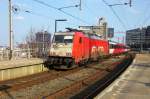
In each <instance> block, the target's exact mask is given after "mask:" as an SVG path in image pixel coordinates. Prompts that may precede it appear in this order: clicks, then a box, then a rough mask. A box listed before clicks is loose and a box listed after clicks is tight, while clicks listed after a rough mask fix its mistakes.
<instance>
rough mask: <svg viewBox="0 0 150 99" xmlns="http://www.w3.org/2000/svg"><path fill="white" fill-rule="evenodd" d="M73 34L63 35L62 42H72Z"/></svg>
mask: <svg viewBox="0 0 150 99" xmlns="http://www.w3.org/2000/svg"><path fill="white" fill-rule="evenodd" d="M72 41H73V36H64V43H72Z"/></svg>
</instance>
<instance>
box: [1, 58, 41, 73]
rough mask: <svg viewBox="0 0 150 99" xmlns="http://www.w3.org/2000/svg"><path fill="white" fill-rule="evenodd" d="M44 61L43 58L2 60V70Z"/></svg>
mask: <svg viewBox="0 0 150 99" xmlns="http://www.w3.org/2000/svg"><path fill="white" fill-rule="evenodd" d="M40 63H43V60H42V59H39V58H30V59H19V60H10V61H0V70H2V69H8V68H16V67H22V66H28V65H34V64H40Z"/></svg>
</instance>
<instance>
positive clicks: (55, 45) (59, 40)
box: [45, 29, 129, 69]
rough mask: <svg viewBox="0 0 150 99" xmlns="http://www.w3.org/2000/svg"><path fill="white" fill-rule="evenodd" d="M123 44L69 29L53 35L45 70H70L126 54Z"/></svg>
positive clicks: (93, 34)
mask: <svg viewBox="0 0 150 99" xmlns="http://www.w3.org/2000/svg"><path fill="white" fill-rule="evenodd" d="M128 51H129V48H128V47H127V46H125V45H124V44H119V43H116V42H112V41H108V40H104V39H101V37H100V36H98V35H97V34H95V33H85V32H83V31H80V30H72V29H69V30H68V31H65V32H57V33H55V35H54V38H53V41H52V44H51V48H50V51H49V53H48V57H47V59H46V61H45V66H46V67H47V68H55V69H72V68H74V67H77V66H82V65H84V64H87V63H89V62H92V61H98V60H100V59H101V58H103V57H108V56H112V55H118V54H123V53H127V52H128Z"/></svg>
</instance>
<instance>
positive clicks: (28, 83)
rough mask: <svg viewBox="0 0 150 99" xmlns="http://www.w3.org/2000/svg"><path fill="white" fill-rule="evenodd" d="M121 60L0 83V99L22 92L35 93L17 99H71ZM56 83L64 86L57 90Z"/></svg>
mask: <svg viewBox="0 0 150 99" xmlns="http://www.w3.org/2000/svg"><path fill="white" fill-rule="evenodd" d="M122 59H123V57H121V58H118V59H117V58H113V59H107V60H105V61H102V62H101V64H98V65H94V64H90V65H88V66H85V67H79V68H75V69H72V70H68V71H56V70H50V71H49V72H43V73H39V74H35V75H31V76H27V77H23V78H18V79H13V80H8V81H4V82H0V85H1V87H0V90H1V91H0V98H3V97H9V98H10V96H12V97H14V98H15V99H16V98H18V96H16V95H14V94H17V93H21V92H23V91H29V92H30V91H32V90H33V93H35V94H34V95H33V94H32V92H30V94H29V95H28V93H27V94H26V93H25V94H21V95H19V98H20V96H22V97H24V96H25V97H26V98H31V97H32V98H33V97H34V98H39V97H41V98H47V99H49V98H50V99H51V98H60V97H61V98H63V97H64V99H65V98H67V97H73V96H74V95H75V94H76V93H78V92H79V91H82V90H83V89H84V88H86V87H88V86H89V85H92V84H94V82H96V81H97V80H98V79H102V78H103V77H104V76H105V75H107V74H109V73H110V72H111V71H112V70H113V69H114V68H115V67H116V65H117V64H119V63H120V60H122ZM116 60H117V61H116ZM93 65H94V66H93ZM100 65H101V66H100ZM83 75H84V76H83ZM80 76H81V77H80ZM97 78H98V79H97ZM91 81H93V82H91ZM55 82H56V85H53V83H55ZM65 82H67V83H68V84H66V83H65ZM57 83H59V84H63V83H64V85H62V88H59V87H58V86H61V85H59V84H57ZM65 84H66V85H65ZM39 87H40V88H41V89H40V88H39ZM42 87H43V89H42ZM55 87H58V88H55ZM37 88H38V90H39V91H38V92H39V93H40V94H38V92H35V91H34V90H37ZM53 89H54V90H53ZM41 90H42V91H41ZM6 91H7V92H9V95H8V93H7V94H6ZM72 92H73V93H72ZM6 95H7V96H6ZM19 98H18V99H19Z"/></svg>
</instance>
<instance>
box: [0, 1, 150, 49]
mask: <svg viewBox="0 0 150 99" xmlns="http://www.w3.org/2000/svg"><path fill="white" fill-rule="evenodd" d="M39 1H43V2H45V3H46V4H48V5H51V6H53V7H55V8H61V7H66V6H72V5H77V4H79V0H39ZM81 1H82V10H79V8H66V9H62V10H63V11H65V12H67V13H69V14H71V15H73V16H74V17H76V18H73V17H71V16H68V15H66V14H64V13H62V12H60V11H58V10H56V9H53V8H50V7H47V6H44V5H42V4H39V3H38V2H35V0H12V5H13V6H14V7H16V8H18V9H19V10H18V11H17V12H13V14H12V22H13V24H12V26H13V33H14V43H15V44H16V43H20V42H25V38H26V36H27V35H28V33H29V31H30V29H31V28H32V29H33V30H34V31H40V30H47V31H48V32H50V33H52V34H53V32H54V22H55V20H56V19H67V21H65V22H59V23H58V31H60V30H61V31H64V30H65V28H66V27H71V28H78V26H81V25H96V24H98V19H99V18H100V17H105V19H106V21H107V23H108V27H114V29H115V37H114V40H117V39H118V37H120V38H122V37H123V36H125V31H126V30H129V29H134V28H139V27H144V26H147V25H150V6H149V5H150V0H132V7H129V6H128V5H122V6H113V9H114V11H115V12H116V14H117V15H118V16H119V18H120V20H121V21H122V22H120V21H119V20H118V18H117V17H116V16H115V15H114V13H113V12H112V10H111V9H110V8H109V7H108V6H107V5H106V4H105V3H104V2H103V1H102V0H81ZM105 1H106V2H107V3H108V4H120V3H125V2H128V1H129V0H105ZM25 11H30V12H31V13H27V12H25ZM8 29H9V27H8V0H0V46H4V45H6V46H7V45H8V42H9V31H8Z"/></svg>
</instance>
